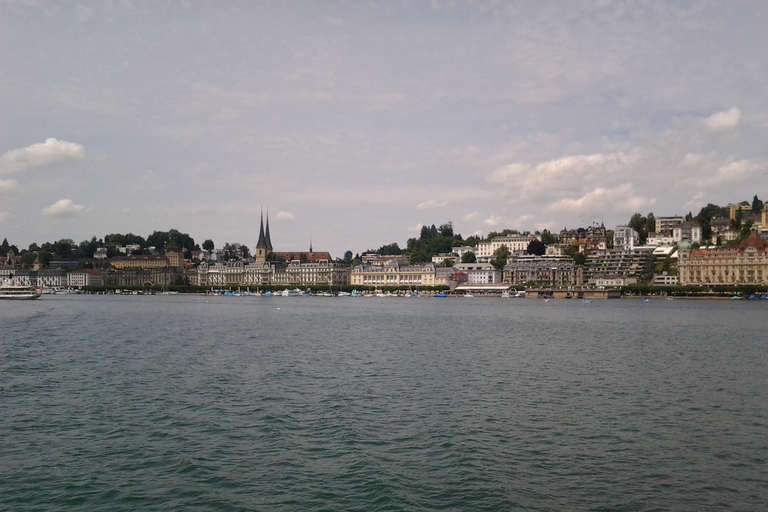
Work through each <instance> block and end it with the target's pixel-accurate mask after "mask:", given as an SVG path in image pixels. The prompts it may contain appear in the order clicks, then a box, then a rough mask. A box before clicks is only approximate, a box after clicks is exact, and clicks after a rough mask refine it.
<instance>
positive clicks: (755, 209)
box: [752, 195, 763, 214]
mask: <svg viewBox="0 0 768 512" xmlns="http://www.w3.org/2000/svg"><path fill="white" fill-rule="evenodd" d="M761 211H763V202H762V201H761V200H760V199H758V198H757V195H755V197H754V198H753V199H752V213H754V214H757V213H759V212H761Z"/></svg>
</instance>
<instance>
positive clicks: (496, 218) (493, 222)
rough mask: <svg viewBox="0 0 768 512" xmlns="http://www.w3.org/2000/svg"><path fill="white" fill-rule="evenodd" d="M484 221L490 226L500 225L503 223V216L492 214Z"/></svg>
mask: <svg viewBox="0 0 768 512" xmlns="http://www.w3.org/2000/svg"><path fill="white" fill-rule="evenodd" d="M483 223H484V224H485V225H486V226H490V227H494V226H498V225H499V224H501V217H499V216H497V215H491V216H490V217H488V218H487V219H485V220H484V221H483Z"/></svg>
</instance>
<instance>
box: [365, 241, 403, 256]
mask: <svg viewBox="0 0 768 512" xmlns="http://www.w3.org/2000/svg"><path fill="white" fill-rule="evenodd" d="M369 252H376V253H377V254H381V255H382V256H397V255H398V254H402V253H403V251H402V250H401V249H400V246H399V245H397V242H392V243H391V244H387V245H382V246H381V247H379V248H378V249H377V250H376V251H369Z"/></svg>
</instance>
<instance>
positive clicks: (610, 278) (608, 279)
mask: <svg viewBox="0 0 768 512" xmlns="http://www.w3.org/2000/svg"><path fill="white" fill-rule="evenodd" d="M630 284H637V278H636V277H629V276H624V275H621V274H605V275H604V276H600V277H598V278H597V279H595V285H596V286H597V287H598V288H621V287H622V286H627V285H630Z"/></svg>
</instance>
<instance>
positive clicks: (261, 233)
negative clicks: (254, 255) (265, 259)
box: [256, 210, 269, 249]
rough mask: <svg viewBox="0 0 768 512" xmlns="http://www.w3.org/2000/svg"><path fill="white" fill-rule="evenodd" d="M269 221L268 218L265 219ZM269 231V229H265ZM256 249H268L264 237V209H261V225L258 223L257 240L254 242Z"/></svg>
mask: <svg viewBox="0 0 768 512" xmlns="http://www.w3.org/2000/svg"><path fill="white" fill-rule="evenodd" d="M267 222H269V220H267ZM267 229H269V228H267ZM267 232H269V231H267ZM256 248H257V249H268V248H269V247H268V246H267V242H266V241H265V239H264V210H262V211H261V225H259V241H258V242H256Z"/></svg>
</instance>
